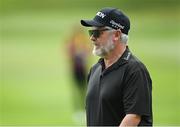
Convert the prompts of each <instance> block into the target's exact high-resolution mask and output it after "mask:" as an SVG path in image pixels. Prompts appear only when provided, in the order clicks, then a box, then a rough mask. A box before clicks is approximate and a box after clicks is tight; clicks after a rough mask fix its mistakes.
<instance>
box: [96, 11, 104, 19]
mask: <svg viewBox="0 0 180 127" xmlns="http://www.w3.org/2000/svg"><path fill="white" fill-rule="evenodd" d="M96 15H97V16H99V17H101V18H104V17H105V16H106V15H105V14H104V13H102V12H100V11H99V12H97V14H96Z"/></svg>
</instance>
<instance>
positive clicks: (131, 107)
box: [123, 69, 152, 116]
mask: <svg viewBox="0 0 180 127" xmlns="http://www.w3.org/2000/svg"><path fill="white" fill-rule="evenodd" d="M151 91H152V82H151V78H150V76H149V73H148V72H147V71H146V70H143V69H141V70H137V71H135V72H133V73H132V74H130V75H129V76H127V77H126V79H125V84H124V89H123V104H124V110H125V113H126V114H138V115H141V116H143V115H144V116H150V115H151V106H152V94H151Z"/></svg>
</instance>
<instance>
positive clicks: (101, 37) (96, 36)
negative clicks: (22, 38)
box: [90, 27, 115, 57]
mask: <svg viewBox="0 0 180 127" xmlns="http://www.w3.org/2000/svg"><path fill="white" fill-rule="evenodd" d="M92 30H96V31H91V32H92V33H90V34H92V35H91V37H90V39H91V40H92V43H93V45H94V47H93V54H94V55H97V56H100V57H105V56H107V55H108V54H109V53H110V52H111V51H112V50H113V49H114V47H115V46H114V42H113V34H112V30H111V29H110V30H109V29H107V28H104V27H103V28H97V27H93V28H92Z"/></svg>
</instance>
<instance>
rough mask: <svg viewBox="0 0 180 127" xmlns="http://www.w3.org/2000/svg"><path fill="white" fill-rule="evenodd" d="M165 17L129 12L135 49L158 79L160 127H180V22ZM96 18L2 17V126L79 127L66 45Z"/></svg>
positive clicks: (155, 99) (19, 14)
mask: <svg viewBox="0 0 180 127" xmlns="http://www.w3.org/2000/svg"><path fill="white" fill-rule="evenodd" d="M136 13H138V14H136ZM164 13H165V12H156V13H155V12H150V11H144V12H132V11H130V12H128V14H129V15H130V17H132V27H131V29H132V30H131V32H130V41H129V45H130V49H131V50H132V51H133V53H134V54H135V55H136V56H138V57H139V58H140V59H141V60H142V61H143V62H144V63H145V64H146V66H147V67H148V68H149V70H150V73H151V76H152V79H153V111H154V124H155V125H180V121H179V118H178V116H179V115H180V109H179V107H180V102H179V101H178V99H179V98H180V87H179V83H180V81H179V77H180V67H179V66H180V59H179V58H180V51H179V48H180V45H179V30H178V29H179V28H180V26H179V22H178V20H179V17H177V15H176V14H174V15H171V13H169V12H168V13H166V14H167V15H166V16H165V15H164ZM68 14H69V15H68ZM92 16H94V13H92V11H74V12H73V13H72V12H70V11H69V12H66V15H65V14H63V13H61V12H56V11H50V10H47V11H43V12H41V11H39V12H33V11H29V12H16V13H8V14H5V15H3V16H1V19H0V20H1V22H2V30H3V31H1V49H2V51H1V68H0V70H1V73H0V74H1V84H0V87H1V96H0V99H1V101H0V106H1V110H0V118H1V119H0V125H77V123H76V122H74V121H73V118H72V116H73V114H74V113H75V110H74V108H73V100H74V96H76V95H74V94H77V93H76V92H75V93H74V88H73V87H72V86H73V80H72V77H71V72H70V65H69V60H68V56H67V52H66V40H67V39H68V37H69V34H70V32H71V27H72V25H73V24H74V23H76V22H78V23H79V20H80V19H81V18H84V17H86V18H90V17H92ZM166 17H176V18H177V20H172V19H166ZM165 21H166V22H165ZM167 22H168V24H170V25H167ZM93 59H94V61H91V63H94V62H96V61H95V60H96V59H97V57H94V58H93ZM81 124H82V123H81Z"/></svg>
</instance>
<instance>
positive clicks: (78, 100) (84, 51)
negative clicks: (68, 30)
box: [68, 24, 90, 121]
mask: <svg viewBox="0 0 180 127" xmlns="http://www.w3.org/2000/svg"><path fill="white" fill-rule="evenodd" d="M72 31H73V32H72V34H71V36H70V38H69V40H68V54H69V58H70V65H71V70H72V71H71V72H72V77H73V79H74V85H75V86H76V87H77V88H78V89H77V90H78V93H77V94H76V92H75V91H76V90H73V92H72V94H73V95H72V96H73V101H74V107H75V110H76V113H75V116H74V117H79V116H82V112H83V110H84V109H85V102H84V100H85V99H84V98H85V91H86V81H87V58H88V56H89V51H90V49H89V45H88V41H89V40H88V37H87V35H86V34H85V33H84V31H83V30H82V28H81V27H80V26H79V25H77V24H76V25H74V26H73V30H72ZM75 119H78V118H75ZM76 121H78V120H76Z"/></svg>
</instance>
